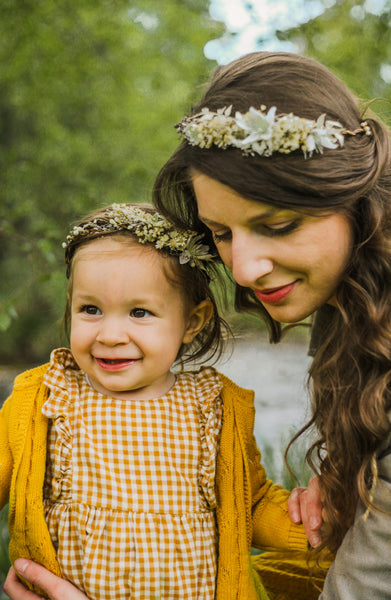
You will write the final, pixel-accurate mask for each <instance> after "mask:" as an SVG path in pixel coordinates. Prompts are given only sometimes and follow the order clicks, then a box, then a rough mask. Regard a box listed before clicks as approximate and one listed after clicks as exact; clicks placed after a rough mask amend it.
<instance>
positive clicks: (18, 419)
mask: <svg viewBox="0 0 391 600" xmlns="http://www.w3.org/2000/svg"><path fill="white" fill-rule="evenodd" d="M47 368H48V364H46V365H42V366H40V367H37V368H35V369H32V370H29V371H26V372H25V373H22V374H21V375H19V376H18V377H17V378H16V380H15V385H14V389H13V393H12V395H11V396H10V398H9V399H8V400H7V401H6V402H5V403H4V406H3V408H2V410H1V412H0V508H1V507H2V506H4V505H5V504H6V503H7V501H8V500H9V531H10V537H11V542H10V557H11V561H12V562H13V561H14V560H15V559H16V558H18V557H24V558H30V559H32V560H34V561H36V562H39V563H41V564H42V565H44V566H45V567H47V568H48V569H50V570H51V571H52V572H53V573H55V574H57V575H60V568H59V565H58V562H57V559H56V553H55V550H54V548H53V545H52V542H51V538H50V535H49V531H48V528H47V526H46V522H45V516H44V510H43V494H42V490H43V482H44V474H45V463H46V444H47V426H48V420H47V418H46V417H45V416H43V415H42V411H41V409H42V406H43V404H44V402H45V401H46V399H47V397H48V388H47V387H46V386H45V385H44V384H43V376H44V374H45V373H46V370H47ZM220 376H221V379H222V382H223V390H222V400H223V425H222V431H221V438H220V451H219V455H218V460H217V469H216V497H217V509H216V518H217V527H218V537H219V542H218V573H217V588H216V600H231V599H232V600H233V599H235V600H238V599H240V600H255V599H258V600H259V599H263V598H267V596H266V595H265V592H264V590H263V587H262V585H261V583H260V578H259V575H258V573H260V575H261V577H262V576H263V569H264V568H265V572H266V573H267V574H268V576H269V575H270V573H272V578H273V577H274V578H275V577H276V576H278V574H279V572H280V571H281V572H283V573H284V576H283V577H282V578H281V582H282V584H283V587H284V589H282V588H281V590H280V589H279V587H280V586H279V585H278V582H277V586H275V585H274V592H273V594H272V595H271V597H273V598H284V599H285V598H286V599H288V598H296V597H297V596H296V593H295V592H294V590H295V586H296V584H297V577H296V575H295V576H294V577H293V579H292V580H291V579H290V576H289V573H287V572H286V571H285V570H284V565H283V564H282V566H281V556H284V555H282V554H281V552H280V553H279V554H276V556H278V561H279V562H278V566H277V567H276V568H275V565H277V563H276V562H275V560H274V557H273V554H272V553H268V554H267V555H266V556H271V557H272V558H271V563H270V560H269V564H267V560H266V567H264V565H263V564H262V560H260V559H257V560H256V562H257V570H258V573H257V571H256V570H255V569H254V567H253V562H252V559H251V557H250V548H251V546H255V547H258V548H262V549H279V550H284V551H287V550H289V551H290V552H288V554H287V555H286V556H287V558H288V562H287V564H288V563H289V561H292V559H293V560H294V561H295V567H297V565H299V570H300V572H301V575H300V578H301V580H305V581H306V580H307V578H308V573H307V567H306V561H305V554H304V553H305V550H306V548H307V541H306V537H305V534H304V530H303V528H302V527H301V526H297V525H293V524H292V523H291V521H290V519H289V516H288V512H287V497H288V492H287V491H286V490H284V489H283V488H281V487H280V486H278V485H273V484H272V482H271V481H270V480H268V479H267V478H266V473H265V470H264V468H263V466H262V465H261V463H260V453H259V451H258V449H257V446H256V443H255V439H254V436H253V426H254V402H253V392H250V391H248V390H244V389H242V388H239V387H238V386H237V385H235V384H234V383H233V382H231V381H230V380H229V379H228V378H226V377H225V376H223V375H220ZM294 551H299V553H298V554H295V552H294ZM296 556H298V558H295V557H296ZM261 559H262V557H261ZM270 565H271V567H270ZM296 570H297V569H296ZM292 586H293V587H292ZM276 589H277V593H276V592H275V590H276ZM291 592H292V595H291ZM304 597H305V598H307V597H308V598H312V597H316V596H314V595H308V596H300V598H303V599H304Z"/></svg>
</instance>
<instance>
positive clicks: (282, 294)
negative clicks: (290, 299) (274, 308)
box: [254, 281, 297, 304]
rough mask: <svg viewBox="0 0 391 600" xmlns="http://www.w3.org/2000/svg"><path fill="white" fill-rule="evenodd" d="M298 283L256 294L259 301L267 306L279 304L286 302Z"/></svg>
mask: <svg viewBox="0 0 391 600" xmlns="http://www.w3.org/2000/svg"><path fill="white" fill-rule="evenodd" d="M296 283H297V282H296V281H294V282H293V283H290V284H289V285H283V286H281V287H276V288H270V289H267V290H263V291H262V292H260V291H259V290H254V293H255V295H256V297H257V298H258V300H260V301H261V302H264V303H265V304H278V302H281V300H284V298H286V297H287V296H288V295H289V294H290V293H291V291H292V290H293V288H294V287H295V286H296Z"/></svg>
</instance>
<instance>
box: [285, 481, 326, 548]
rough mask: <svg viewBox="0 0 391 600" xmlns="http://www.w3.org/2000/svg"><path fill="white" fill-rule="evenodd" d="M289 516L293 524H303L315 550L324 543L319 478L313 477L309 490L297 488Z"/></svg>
mask: <svg viewBox="0 0 391 600" xmlns="http://www.w3.org/2000/svg"><path fill="white" fill-rule="evenodd" d="M288 511H289V516H290V518H291V520H292V521H293V523H303V525H304V529H305V533H306V535H307V538H308V541H309V543H310V544H311V546H312V547H313V548H316V547H317V546H319V544H320V543H321V542H322V537H321V535H320V531H319V530H320V528H321V526H322V522H323V519H322V499H321V496H320V489H319V483H318V478H317V477H312V478H311V479H310V481H309V483H308V488H295V489H294V490H293V491H292V493H291V495H290V497H289V500H288Z"/></svg>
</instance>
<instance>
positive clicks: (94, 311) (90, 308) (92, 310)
mask: <svg viewBox="0 0 391 600" xmlns="http://www.w3.org/2000/svg"><path fill="white" fill-rule="evenodd" d="M80 312H84V313H86V314H87V315H100V314H101V311H100V309H99V308H98V307H97V306H94V305H93V304H86V305H85V306H82V307H81V311H80Z"/></svg>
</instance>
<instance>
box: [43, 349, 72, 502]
mask: <svg viewBox="0 0 391 600" xmlns="http://www.w3.org/2000/svg"><path fill="white" fill-rule="evenodd" d="M78 372H79V371H78V367H77V365H76V363H75V362H74V360H73V358H72V355H71V353H70V351H69V350H67V349H66V348H59V349H57V350H54V351H53V352H52V354H51V357H50V366H49V369H48V371H47V373H46V375H45V384H46V385H47V387H48V388H49V389H50V394H49V398H48V400H47V401H46V402H45V404H44V405H43V407H42V413H43V414H44V415H45V416H46V417H47V418H48V419H50V421H51V426H50V427H49V436H50V440H49V452H50V460H49V462H48V470H47V480H46V483H47V488H49V490H48V491H47V493H48V495H49V497H50V501H51V502H56V501H58V500H59V499H60V497H61V499H62V500H67V499H69V496H70V493H71V486H72V466H71V465H72V430H71V411H72V408H73V402H72V400H71V394H73V393H74V392H75V391H76V389H77V388H78V385H77V382H76V381H75V379H77V373H78ZM75 388H76V389H75Z"/></svg>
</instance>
